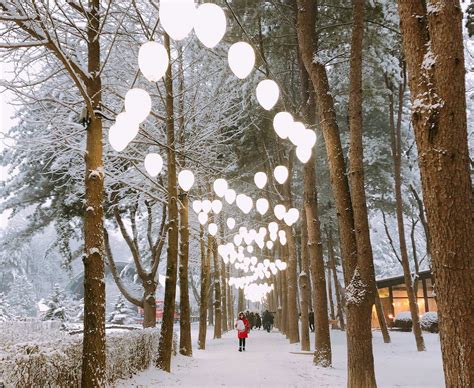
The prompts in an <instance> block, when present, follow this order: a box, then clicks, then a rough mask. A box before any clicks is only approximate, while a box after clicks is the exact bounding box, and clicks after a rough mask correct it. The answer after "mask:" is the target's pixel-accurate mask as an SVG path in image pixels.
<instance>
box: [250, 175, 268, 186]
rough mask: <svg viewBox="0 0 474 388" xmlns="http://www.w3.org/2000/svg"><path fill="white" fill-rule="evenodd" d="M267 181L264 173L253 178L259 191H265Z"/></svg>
mask: <svg viewBox="0 0 474 388" xmlns="http://www.w3.org/2000/svg"><path fill="white" fill-rule="evenodd" d="M267 180H268V179H267V174H265V173H264V172H257V173H256V174H255V175H254V177H253V181H254V182H255V185H256V186H257V187H258V188H259V189H263V188H264V187H265V185H266V184H267Z"/></svg>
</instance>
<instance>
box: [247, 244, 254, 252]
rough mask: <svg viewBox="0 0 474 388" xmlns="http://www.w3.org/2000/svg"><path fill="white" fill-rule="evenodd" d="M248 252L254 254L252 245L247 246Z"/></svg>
mask: <svg viewBox="0 0 474 388" xmlns="http://www.w3.org/2000/svg"><path fill="white" fill-rule="evenodd" d="M247 252H248V253H253V246H252V245H249V246H247Z"/></svg>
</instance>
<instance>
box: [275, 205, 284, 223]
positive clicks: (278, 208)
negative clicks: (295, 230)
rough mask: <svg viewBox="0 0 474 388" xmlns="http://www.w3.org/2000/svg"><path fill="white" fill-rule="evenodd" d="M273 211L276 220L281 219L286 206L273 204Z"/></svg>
mask: <svg viewBox="0 0 474 388" xmlns="http://www.w3.org/2000/svg"><path fill="white" fill-rule="evenodd" d="M273 212H274V213H275V217H276V218H277V219H278V220H282V219H283V217H285V214H286V208H285V206H283V205H281V204H278V205H276V206H275V208H274V209H273Z"/></svg>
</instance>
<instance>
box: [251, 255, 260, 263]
mask: <svg viewBox="0 0 474 388" xmlns="http://www.w3.org/2000/svg"><path fill="white" fill-rule="evenodd" d="M250 263H251V264H252V265H257V263H258V259H257V258H256V257H255V256H252V257H251V258H250Z"/></svg>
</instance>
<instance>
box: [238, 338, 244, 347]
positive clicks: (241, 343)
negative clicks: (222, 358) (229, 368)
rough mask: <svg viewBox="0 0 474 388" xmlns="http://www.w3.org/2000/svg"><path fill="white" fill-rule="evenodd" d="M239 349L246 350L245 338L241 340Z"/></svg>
mask: <svg viewBox="0 0 474 388" xmlns="http://www.w3.org/2000/svg"><path fill="white" fill-rule="evenodd" d="M239 348H244V349H245V338H239Z"/></svg>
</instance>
